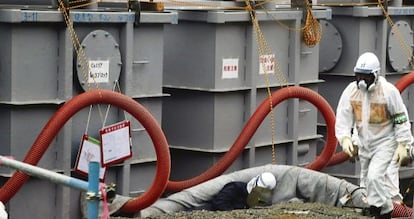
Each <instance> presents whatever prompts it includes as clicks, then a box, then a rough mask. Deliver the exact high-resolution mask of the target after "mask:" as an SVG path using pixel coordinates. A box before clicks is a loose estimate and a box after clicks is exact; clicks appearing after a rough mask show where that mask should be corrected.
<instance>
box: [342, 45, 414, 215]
mask: <svg viewBox="0 0 414 219" xmlns="http://www.w3.org/2000/svg"><path fill="white" fill-rule="evenodd" d="M354 72H355V77H356V81H355V82H351V83H350V84H349V85H348V86H347V87H346V88H345V90H344V91H343V93H342V95H341V97H340V99H339V103H338V107H337V112H336V124H335V132H336V137H337V139H338V142H339V143H340V145H341V146H342V150H343V151H344V152H345V153H346V154H348V155H349V156H350V157H354V156H357V155H359V159H360V164H361V176H362V180H364V184H365V186H366V189H367V202H368V204H369V205H370V213H371V215H372V216H374V217H375V218H391V213H392V210H393V205H392V199H391V194H390V192H389V191H388V190H387V189H386V184H385V174H386V172H387V168H388V167H389V166H390V164H391V162H392V161H393V160H394V161H395V162H397V163H398V165H400V166H403V165H407V164H408V162H409V161H410V158H409V155H408V148H409V147H410V143H411V141H412V134H411V125H410V123H409V120H408V114H407V109H406V107H405V105H404V103H403V100H402V98H401V95H400V92H399V91H398V89H397V88H396V87H395V86H394V85H393V84H391V83H389V82H388V81H387V80H386V79H385V78H384V77H382V76H380V75H379V72H380V63H379V60H378V58H377V56H376V55H375V54H373V53H370V52H367V53H364V54H362V55H361V56H360V57H359V58H358V60H357V62H356V65H355V67H354ZM354 127H355V128H356V130H357V133H358V136H357V137H358V139H359V142H360V145H358V147H359V148H358V150H357V149H356V147H355V146H354V144H353V142H352V137H351V136H352V134H351V132H352V129H353V128H354Z"/></svg>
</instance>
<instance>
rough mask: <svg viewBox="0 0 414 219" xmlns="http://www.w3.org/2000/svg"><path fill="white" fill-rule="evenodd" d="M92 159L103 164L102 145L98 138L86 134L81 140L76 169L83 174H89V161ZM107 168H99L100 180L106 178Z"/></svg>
mask: <svg viewBox="0 0 414 219" xmlns="http://www.w3.org/2000/svg"><path fill="white" fill-rule="evenodd" d="M91 161H95V162H99V165H101V145H100V144H99V141H98V140H96V139H93V138H91V137H87V136H84V137H83V140H82V142H81V147H80V151H79V154H78V159H77V162H76V166H75V170H76V171H77V172H80V173H81V174H84V175H87V174H88V173H89V162H91ZM105 170H106V168H105V167H101V168H100V169H99V179H100V180H103V179H104V177H105Z"/></svg>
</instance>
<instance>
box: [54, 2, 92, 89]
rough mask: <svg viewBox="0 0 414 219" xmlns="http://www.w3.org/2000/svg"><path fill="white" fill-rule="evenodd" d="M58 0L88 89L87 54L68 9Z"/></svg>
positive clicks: (88, 70)
mask: <svg viewBox="0 0 414 219" xmlns="http://www.w3.org/2000/svg"><path fill="white" fill-rule="evenodd" d="M58 2H59V9H60V10H61V12H62V15H63V18H64V20H65V23H66V26H67V27H68V30H69V33H70V37H71V39H72V44H73V48H74V49H75V52H76V55H77V58H79V61H80V65H81V70H82V73H83V77H84V80H85V83H86V84H87V88H88V90H90V89H91V88H90V83H89V81H88V74H89V72H90V71H91V70H90V67H89V63H88V61H87V60H88V59H87V56H86V54H85V51H84V49H83V48H82V46H81V44H80V41H79V38H78V36H77V34H76V32H75V29H74V27H73V22H72V20H71V19H70V17H69V14H68V10H67V8H66V6H65V4H64V2H63V0H58ZM92 79H93V81H94V84H95V85H96V88H99V85H98V83H97V82H96V80H95V77H94V75H93V74H92Z"/></svg>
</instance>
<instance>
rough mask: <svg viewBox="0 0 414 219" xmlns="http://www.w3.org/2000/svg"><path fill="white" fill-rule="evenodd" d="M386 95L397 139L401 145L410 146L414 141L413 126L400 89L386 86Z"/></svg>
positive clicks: (390, 85)
mask: <svg viewBox="0 0 414 219" xmlns="http://www.w3.org/2000/svg"><path fill="white" fill-rule="evenodd" d="M385 94H386V95H387V102H388V106H389V111H390V114H391V117H392V119H393V121H394V130H395V137H396V140H397V142H398V143H400V144H409V143H411V142H412V141H413V136H412V134H411V124H410V120H409V116H408V111H407V108H406V106H405V104H404V102H403V100H402V97H401V95H400V92H399V91H398V89H397V88H396V87H395V86H394V85H392V84H389V85H388V86H386V90H385Z"/></svg>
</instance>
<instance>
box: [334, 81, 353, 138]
mask: <svg viewBox="0 0 414 219" xmlns="http://www.w3.org/2000/svg"><path fill="white" fill-rule="evenodd" d="M355 88H356V83H355V82H352V83H350V84H349V85H348V86H347V87H346V88H345V89H344V91H343V92H342V94H341V97H340V98H339V102H338V106H337V108H336V121H335V134H336V138H337V139H338V141H339V142H342V140H343V139H344V138H351V130H352V127H353V126H354V114H353V112H352V106H351V101H350V96H351V92H352V91H353V89H355Z"/></svg>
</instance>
